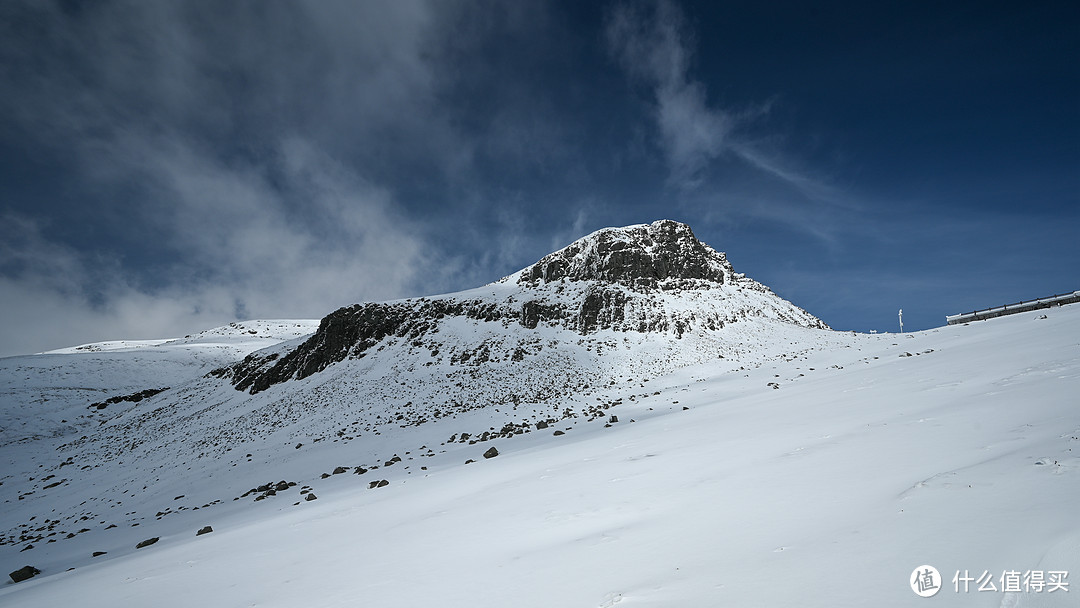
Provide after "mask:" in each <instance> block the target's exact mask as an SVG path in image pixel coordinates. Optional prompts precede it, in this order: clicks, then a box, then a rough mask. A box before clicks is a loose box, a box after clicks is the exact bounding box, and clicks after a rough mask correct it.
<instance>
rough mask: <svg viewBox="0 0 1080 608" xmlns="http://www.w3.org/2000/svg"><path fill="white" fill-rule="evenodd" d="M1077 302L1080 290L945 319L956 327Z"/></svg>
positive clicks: (949, 316)
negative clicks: (969, 322)
mask: <svg viewBox="0 0 1080 608" xmlns="http://www.w3.org/2000/svg"><path fill="white" fill-rule="evenodd" d="M1076 302H1080V290H1078V291H1074V292H1072V293H1062V294H1058V295H1056V296H1050V297H1047V298H1039V299H1038V300H1026V301H1020V302H1017V303H1015V304H1006V305H1004V306H996V307H994V308H986V309H983V310H975V311H972V312H963V313H960V314H956V315H948V316H946V317H945V322H946V323H947V324H949V325H956V324H958V323H967V322H968V321H982V320H983V319H993V318H995V317H1002V316H1005V315H1012V314H1016V313H1020V312H1030V311H1032V310H1040V309H1043V308H1050V307H1051V306H1063V305H1065V304H1074V303H1076Z"/></svg>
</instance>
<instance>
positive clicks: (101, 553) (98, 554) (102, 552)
mask: <svg viewBox="0 0 1080 608" xmlns="http://www.w3.org/2000/svg"><path fill="white" fill-rule="evenodd" d="M107 553H108V551H94V552H93V553H92V554H91V555H90V557H101V556H102V555H105V554H107Z"/></svg>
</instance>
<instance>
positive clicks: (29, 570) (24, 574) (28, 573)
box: [8, 566, 41, 583]
mask: <svg viewBox="0 0 1080 608" xmlns="http://www.w3.org/2000/svg"><path fill="white" fill-rule="evenodd" d="M38 574H41V570H38V569H37V568H35V567H33V566H23V567H22V568H19V569H18V570H16V571H14V572H12V573H11V574H9V575H8V576H10V577H11V580H12V581H14V582H16V583H21V582H22V581H25V580H26V579H29V578H33V577H34V576H36V575H38Z"/></svg>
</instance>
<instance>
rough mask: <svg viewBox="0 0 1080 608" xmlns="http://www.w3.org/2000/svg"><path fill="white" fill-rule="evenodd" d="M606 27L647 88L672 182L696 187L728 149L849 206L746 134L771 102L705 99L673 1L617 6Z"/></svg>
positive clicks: (802, 189) (820, 197)
mask: <svg viewBox="0 0 1080 608" xmlns="http://www.w3.org/2000/svg"><path fill="white" fill-rule="evenodd" d="M605 33H606V38H607V43H608V48H609V50H610V51H611V53H612V54H613V55H614V56H615V57H616V58H617V59H618V61H619V63H620V65H621V66H622V67H623V69H624V70H625V71H626V72H627V74H629V75H630V76H631V77H632V78H633V79H634V80H636V81H638V82H641V83H643V84H645V85H646V86H648V87H649V89H650V91H651V92H652V95H653V114H654V116H653V117H654V120H655V122H656V127H657V130H658V131H659V135H660V137H659V141H660V144H661V149H662V151H663V154H664V157H665V161H666V162H667V166H668V173H669V176H668V181H669V183H670V184H671V185H673V186H676V187H678V188H680V189H682V190H684V191H689V190H694V189H697V188H698V187H699V186H701V185H702V183H703V182H704V181H705V180H706V179H707V177H708V173H709V169H710V167H711V166H712V165H713V164H714V162H715V161H717V160H718V159H720V158H721V157H722V156H724V155H725V154H727V155H731V156H732V157H734V158H737V159H740V160H741V161H742V162H743V163H745V164H746V165H749V166H750V167H753V168H754V169H756V170H758V171H761V172H763V173H765V174H767V175H768V176H770V178H772V179H774V180H777V181H779V182H782V183H783V184H785V185H787V186H788V187H791V188H793V189H794V190H795V191H797V192H799V193H800V194H801V195H802V196H805V197H806V198H808V199H810V200H812V201H815V202H819V203H827V204H830V205H840V206H843V207H852V206H853V205H852V204H851V202H850V201H845V200H844V198H843V196H842V195H841V193H840V192H839V191H837V190H836V189H835V188H833V187H832V186H830V185H829V184H828V181H827V180H823V179H821V178H818V177H815V176H813V175H812V174H810V173H807V172H805V171H800V170H798V169H797V168H795V167H794V166H793V163H792V162H790V161H789V160H788V159H787V158H785V155H784V154H782V153H780V152H779V151H778V150H776V149H772V148H770V147H768V146H767V145H765V143H764V142H762V141H759V140H754V139H751V138H748V137H747V136H746V135H745V129H746V127H748V126H749V125H751V124H752V123H753V122H755V121H758V120H760V119H762V118H764V117H765V116H767V115H768V113H769V111H770V109H771V107H772V105H773V103H774V102H773V100H768V101H766V102H764V103H761V104H759V105H757V106H755V107H751V108H748V109H742V110H738V111H736V110H731V109H725V108H721V107H717V106H716V105H710V104H709V99H708V94H707V91H706V89H705V85H704V84H703V83H701V82H699V81H698V80H695V79H694V78H693V77H692V76H691V74H690V72H691V60H692V58H693V51H692V49H693V46H694V44H695V40H694V34H693V32H692V30H691V28H690V26H689V25H688V23H687V21H686V18H685V17H684V15H683V13H682V11H681V10H680V9H679V7H678V6H676V5H675V4H674V3H673V2H670V1H669V0H656V1H655V2H648V3H634V4H630V3H627V4H621V5H619V6H617V7H616V8H615V9H614V10H613V11H612V13H611V14H610V15H609V18H608V21H607V27H606V31H605Z"/></svg>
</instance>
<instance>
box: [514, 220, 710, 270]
mask: <svg viewBox="0 0 1080 608" xmlns="http://www.w3.org/2000/svg"><path fill="white" fill-rule="evenodd" d="M718 260H722V261H723V262H722V263H719V264H718V263H716V262H717V261H718ZM730 272H731V271H730V265H728V264H727V259H726V258H724V257H723V254H719V253H717V252H716V251H714V250H713V249H712V248H711V247H709V246H708V245H705V244H704V243H702V242H701V241H699V240H697V238H696V237H695V236H694V233H693V231H692V230H690V227H689V226H687V225H686V224H680V223H679V222H674V221H671V220H660V221H657V222H653V223H652V224H649V225H641V226H631V227H628V228H623V229H621V230H618V231H613V230H604V231H600V232H597V233H595V234H593V235H592V238H586V239H582V240H580V241H577V242H575V243H573V244H571V245H570V246H569V247H567V248H565V249H563V250H561V251H556V252H555V253H552V254H549V255H547V256H545V257H544V258H542V259H541V260H540V261H539V262H537V263H536V264H535V265H534V266H532V267H531V268H529V269H528V270H526V271H525V272H524V273H522V276H521V279H520V281H521V282H523V283H524V282H536V281H545V282H551V281H557V280H559V279H567V280H570V281H588V280H592V281H606V282H612V283H619V284H622V285H626V286H639V285H642V284H655V283H656V282H657V281H660V280H665V279H701V280H705V281H710V282H714V283H723V282H724V281H725V280H726V279H727V278H728V276H729V275H730Z"/></svg>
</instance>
